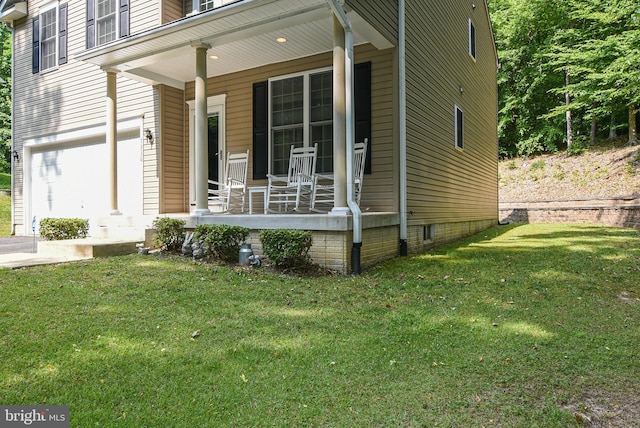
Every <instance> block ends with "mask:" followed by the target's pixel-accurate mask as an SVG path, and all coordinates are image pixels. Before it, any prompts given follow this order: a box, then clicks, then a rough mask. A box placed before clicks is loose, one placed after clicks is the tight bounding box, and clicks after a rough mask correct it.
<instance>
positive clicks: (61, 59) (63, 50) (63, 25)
mask: <svg viewBox="0 0 640 428" xmlns="http://www.w3.org/2000/svg"><path fill="white" fill-rule="evenodd" d="M67 8H68V4H67V3H63V4H61V5H60V9H59V11H58V12H59V13H58V15H59V18H58V29H59V33H58V65H62V64H66V63H67Z"/></svg>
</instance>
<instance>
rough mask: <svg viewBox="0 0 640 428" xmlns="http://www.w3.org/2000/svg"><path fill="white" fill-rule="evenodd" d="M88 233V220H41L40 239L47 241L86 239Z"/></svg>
mask: <svg viewBox="0 0 640 428" xmlns="http://www.w3.org/2000/svg"><path fill="white" fill-rule="evenodd" d="M88 232H89V220H88V219H83V218H43V219H42V220H40V237H41V238H42V239H44V240H45V241H58V240H62V239H78V238H86V237H87V233H88Z"/></svg>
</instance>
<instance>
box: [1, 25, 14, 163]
mask: <svg viewBox="0 0 640 428" xmlns="http://www.w3.org/2000/svg"><path fill="white" fill-rule="evenodd" d="M0 49H2V50H1V51H0V79H2V80H0V172H9V171H11V32H10V31H9V29H8V28H7V27H6V25H5V24H0Z"/></svg>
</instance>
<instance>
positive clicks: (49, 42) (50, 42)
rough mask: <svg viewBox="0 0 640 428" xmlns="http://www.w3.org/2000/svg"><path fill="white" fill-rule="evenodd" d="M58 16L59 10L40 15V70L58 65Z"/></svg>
mask: <svg viewBox="0 0 640 428" xmlns="http://www.w3.org/2000/svg"><path fill="white" fill-rule="evenodd" d="M56 15H57V9H55V8H53V9H51V10H48V11H46V12H44V13H42V14H41V15H40V70H46V69H47V68H52V67H55V66H56V65H57V62H56V58H57V52H56V32H57V26H56Z"/></svg>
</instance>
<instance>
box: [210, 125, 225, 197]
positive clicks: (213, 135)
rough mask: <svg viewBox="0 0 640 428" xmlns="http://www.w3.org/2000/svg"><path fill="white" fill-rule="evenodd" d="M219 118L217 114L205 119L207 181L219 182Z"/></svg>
mask: <svg viewBox="0 0 640 428" xmlns="http://www.w3.org/2000/svg"><path fill="white" fill-rule="evenodd" d="M219 119H220V116H219V114H218V113H213V114H209V117H208V119H207V143H208V145H209V149H208V150H209V168H208V169H209V177H208V178H209V180H214V181H219V180H220V177H219V174H220V163H221V162H220V161H221V160H222V161H224V159H220V153H219V142H220V130H219V127H218V121H219ZM215 187H216V188H217V186H215Z"/></svg>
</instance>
